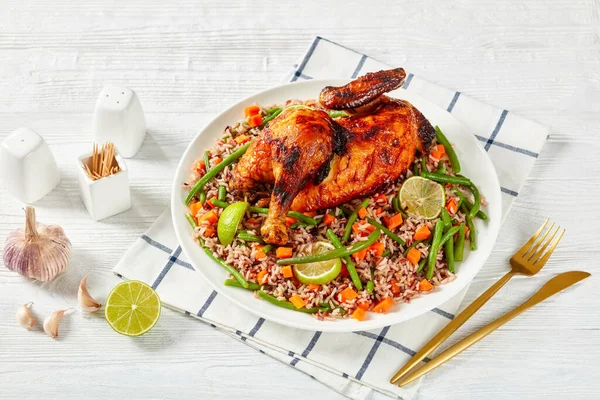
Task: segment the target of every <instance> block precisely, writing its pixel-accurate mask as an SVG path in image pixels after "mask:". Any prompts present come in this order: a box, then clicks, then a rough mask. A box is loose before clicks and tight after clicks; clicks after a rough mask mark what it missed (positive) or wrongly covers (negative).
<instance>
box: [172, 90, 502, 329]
mask: <svg viewBox="0 0 600 400" xmlns="http://www.w3.org/2000/svg"><path fill="white" fill-rule="evenodd" d="M347 82H348V81H347V80H343V79H322V80H310V81H304V82H295V83H290V84H285V85H281V86H277V87H275V88H272V89H268V90H265V91H263V92H260V93H257V94H255V95H253V96H250V97H248V98H246V99H244V100H242V101H240V102H239V103H237V104H235V105H233V106H232V107H230V108H229V109H227V110H225V111H224V112H222V113H221V114H220V115H218V116H217V117H216V118H215V119H213V120H212V121H211V122H210V123H209V124H208V125H207V126H206V127H205V128H204V129H202V131H200V133H198V134H197V135H196V137H195V138H194V139H193V140H192V142H191V143H190V145H189V146H188V148H187V149H186V151H185V153H184V154H183V157H182V158H181V161H180V162H179V166H178V167H177V171H176V173H175V179H174V181H173V190H172V195H171V213H172V217H173V225H174V228H175V232H176V234H177V238H178V239H179V243H180V244H181V248H182V249H183V251H184V252H185V254H186V255H187V257H188V258H189V259H190V261H191V263H192V265H193V266H194V268H195V269H196V271H198V272H199V273H200V274H201V275H202V276H203V277H204V278H205V279H206V280H207V281H208V282H209V283H210V284H211V285H212V286H213V287H214V288H215V290H216V291H217V292H218V293H219V294H222V295H223V296H225V297H227V298H228V299H229V300H231V301H232V302H233V303H235V304H237V305H238V306H240V307H242V308H245V309H246V310H248V311H249V312H251V313H253V314H256V315H258V316H259V317H262V318H264V319H266V320H268V321H272V322H276V323H279V324H282V325H287V326H291V327H294V328H300V329H309V330H318V331H325V332H352V331H358V330H370V329H376V328H381V327H384V326H388V325H392V324H397V323H400V322H403V321H407V320H409V319H411V318H414V317H417V316H419V315H421V314H423V313H426V312H427V311H429V310H431V309H433V308H436V307H440V306H442V305H443V304H444V302H446V301H448V300H449V299H451V298H452V297H453V296H455V295H456V294H457V293H458V292H460V290H461V289H463V288H464V287H465V286H466V285H468V284H469V283H470V282H471V281H472V280H473V278H474V277H475V275H477V273H478V272H479V270H480V269H481V268H482V266H483V264H484V263H485V261H486V260H487V258H488V256H489V254H490V252H491V251H492V247H493V245H494V243H495V242H496V237H497V236H498V231H499V229H500V221H501V212H502V207H501V196H500V184H499V182H498V177H497V175H496V171H495V169H494V166H493V165H492V162H491V160H490V158H489V157H488V155H487V154H486V152H485V151H483V149H482V148H481V147H480V146H479V143H478V142H477V139H476V138H475V136H473V134H472V133H471V132H469V131H468V129H467V128H465V126H464V125H462V124H461V123H460V122H459V121H458V120H457V119H455V118H454V117H453V116H452V115H450V113H448V112H446V111H445V110H442V109H441V108H439V107H438V106H436V105H435V104H433V103H430V102H429V101H427V100H425V99H423V98H421V97H419V96H417V95H414V94H412V93H410V92H407V91H406V90H403V89H399V90H396V91H394V92H391V93H390V94H389V95H390V96H392V97H397V98H400V99H405V100H408V101H410V102H411V103H412V104H414V105H415V106H416V107H417V108H418V109H419V110H420V111H421V112H422V113H423V114H424V115H425V117H427V119H429V121H430V122H431V123H432V125H434V126H435V125H438V126H439V127H440V128H441V129H442V130H443V131H444V133H445V134H446V136H447V137H448V138H449V140H450V141H451V142H453V143H455V147H456V152H457V154H458V158H459V159H460V162H461V166H462V172H463V173H464V174H465V175H466V176H468V177H470V178H471V179H472V180H473V182H474V183H475V184H476V185H477V186H478V187H479V190H480V191H481V193H482V194H483V195H484V196H485V197H486V200H487V202H488V206H487V208H486V212H487V214H488V215H489V220H488V221H487V222H485V223H484V222H483V221H481V220H477V221H476V222H475V226H476V228H477V242H478V243H477V251H474V252H471V253H470V252H468V251H467V252H466V254H465V259H464V261H463V262H459V263H457V275H456V279H455V280H454V281H453V282H450V283H448V284H446V285H442V286H439V287H437V288H436V289H435V290H434V291H433V292H431V293H429V294H427V295H424V296H421V297H419V298H415V299H413V300H412V301H411V302H410V303H400V304H396V305H395V306H394V307H393V308H392V309H391V310H390V311H389V312H388V313H386V314H376V313H368V314H367V318H366V319H365V320H364V321H357V320H355V319H352V318H347V319H340V320H336V321H319V320H317V319H316V318H314V317H313V316H311V315H308V314H304V313H300V312H294V311H290V310H287V309H284V308H280V307H277V306H274V305H272V304H270V303H268V302H266V301H262V300H260V299H257V298H255V297H254V293H253V292H252V291H248V290H243V289H238V288H234V287H229V286H224V285H223V281H225V279H226V278H227V275H228V274H227V272H225V271H224V270H223V269H222V268H221V267H220V266H219V265H217V264H216V263H215V262H214V261H212V260H211V259H210V258H209V257H208V256H207V255H206V254H204V252H203V251H202V249H200V248H199V246H198V244H197V243H196V242H195V241H194V240H193V239H192V229H191V228H190V225H189V223H188V222H187V220H186V219H185V214H186V213H187V212H188V209H187V207H186V206H185V204H184V199H185V197H186V195H187V191H185V190H183V189H182V187H181V184H182V183H183V182H185V181H186V179H187V178H188V176H189V171H190V168H191V166H192V164H193V162H194V161H195V160H197V159H199V158H201V157H202V154H203V153H204V151H205V150H206V149H209V148H211V147H212V146H213V144H214V143H215V141H216V140H217V139H218V138H219V137H221V135H222V134H223V130H224V128H225V127H226V126H228V125H234V124H235V123H237V122H238V121H239V120H240V119H241V118H243V115H244V107H246V106H247V105H249V104H255V103H256V104H262V105H271V104H281V103H283V102H284V101H286V100H288V99H302V100H306V99H315V98H318V96H319V92H320V91H321V89H322V88H323V87H325V86H328V85H330V86H340V85H344V84H346V83H347ZM442 308H443V307H442Z"/></svg>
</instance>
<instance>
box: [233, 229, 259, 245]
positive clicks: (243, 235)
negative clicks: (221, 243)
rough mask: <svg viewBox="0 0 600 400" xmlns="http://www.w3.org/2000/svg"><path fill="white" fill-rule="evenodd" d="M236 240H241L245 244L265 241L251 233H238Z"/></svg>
mask: <svg viewBox="0 0 600 400" xmlns="http://www.w3.org/2000/svg"><path fill="white" fill-rule="evenodd" d="M237 237H238V239H240V240H243V241H245V242H256V243H264V242H265V241H264V240H263V238H261V237H260V236H258V235H253V234H251V233H245V232H240V233H238V235H237Z"/></svg>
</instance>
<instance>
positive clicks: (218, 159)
mask: <svg viewBox="0 0 600 400" xmlns="http://www.w3.org/2000/svg"><path fill="white" fill-rule="evenodd" d="M221 161H223V159H222V158H221V157H217V158H215V160H214V161H213V167H214V166H215V165H219V164H221Z"/></svg>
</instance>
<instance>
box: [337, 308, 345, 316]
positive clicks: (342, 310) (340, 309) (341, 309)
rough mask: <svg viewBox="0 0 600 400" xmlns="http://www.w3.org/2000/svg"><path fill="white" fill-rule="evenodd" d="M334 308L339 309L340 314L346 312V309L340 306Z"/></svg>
mask: <svg viewBox="0 0 600 400" xmlns="http://www.w3.org/2000/svg"><path fill="white" fill-rule="evenodd" d="M336 310H339V312H340V315H344V314H346V310H344V309H343V308H342V307H338V308H336Z"/></svg>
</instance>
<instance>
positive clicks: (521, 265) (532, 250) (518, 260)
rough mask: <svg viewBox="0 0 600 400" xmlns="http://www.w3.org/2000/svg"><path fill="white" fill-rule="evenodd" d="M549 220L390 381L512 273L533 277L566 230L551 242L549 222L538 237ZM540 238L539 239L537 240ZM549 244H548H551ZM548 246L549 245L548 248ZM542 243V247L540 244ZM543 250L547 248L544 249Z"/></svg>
mask: <svg viewBox="0 0 600 400" xmlns="http://www.w3.org/2000/svg"><path fill="white" fill-rule="evenodd" d="M548 221H549V220H548V219H546V221H545V222H544V223H543V224H542V226H540V228H539V229H538V230H537V232H535V233H534V234H533V236H531V238H530V239H529V240H528V241H527V243H525V245H523V247H521V248H520V249H519V251H517V253H516V254H515V255H514V256H512V257H511V259H510V265H511V267H512V268H511V270H510V271H509V272H508V273H507V274H506V275H504V276H503V277H502V278H500V279H499V280H498V282H496V283H494V284H493V285H492V286H491V287H490V288H489V289H488V290H486V291H485V292H484V293H483V294H482V295H481V296H479V297H478V298H477V299H476V300H475V301H474V302H473V303H471V304H470V305H469V306H468V307H467V308H465V309H464V311H463V312H461V313H460V314H458V315H457V316H456V317H454V319H453V320H452V321H451V322H450V323H449V324H448V325H446V327H444V329H442V330H441V331H440V332H439V333H438V334H437V335H435V336H434V337H433V339H431V340H430V341H429V342H428V343H427V344H426V345H425V346H424V347H423V348H422V349H421V350H420V351H419V352H418V353H417V354H415V355H414V356H413V357H412V358H411V359H410V360H409V361H408V362H407V363H406V364H404V366H403V367H402V368H400V370H399V371H398V372H396V373H395V374H394V376H393V377H392V379H390V382H391V383H396V382H398V381H399V380H400V379H401V378H402V377H403V376H405V375H406V374H408V372H409V371H410V370H411V369H413V368H414V367H415V366H416V365H417V364H419V362H421V361H422V360H423V359H424V358H425V357H427V356H428V355H429V354H430V353H431V352H432V351H434V350H435V349H437V348H438V347H439V346H440V345H441V344H442V343H443V342H444V341H445V340H446V339H448V337H450V335H452V333H454V332H455V331H456V330H457V329H458V328H460V327H461V326H462V325H463V324H464V323H465V322H467V320H468V319H469V318H471V316H472V315H473V314H475V313H476V312H477V310H479V309H480V308H481V307H482V306H483V305H484V304H485V303H487V301H488V300H489V299H491V298H492V296H493V295H494V294H496V292H498V290H500V289H501V288H502V287H503V286H504V285H506V283H507V282H508V281H509V280H510V279H511V278H512V277H513V276H515V275H527V276H533V275H535V274H537V273H538V272H539V271H540V270H541V269H542V267H543V266H544V264H546V262H547V261H548V259H549V258H550V255H551V254H552V252H553V251H554V249H555V248H556V246H557V245H558V242H559V241H560V239H561V238H562V236H563V234H564V233H565V231H564V229H563V230H562V231H561V232H560V234H559V235H558V237H557V238H556V239H555V240H554V242H552V239H554V237H555V236H556V234H557V233H558V231H559V229H560V227H559V226H557V227H556V229H554V230H552V228H554V223H552V225H550V228H549V229H548V230H546V232H545V233H544V234H543V235H542V236H541V238H540V234H541V233H542V232H543V231H544V229H545V228H546V226H547V225H548ZM550 232H552V235H551V236H550V238H548V240H546V238H547V237H548V234H549V233H550ZM538 239H539V240H538ZM551 242H552V244H551V245H550V243H551ZM548 245H550V247H549V248H548ZM540 246H541V247H540ZM546 249H547V250H548V251H546Z"/></svg>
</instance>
